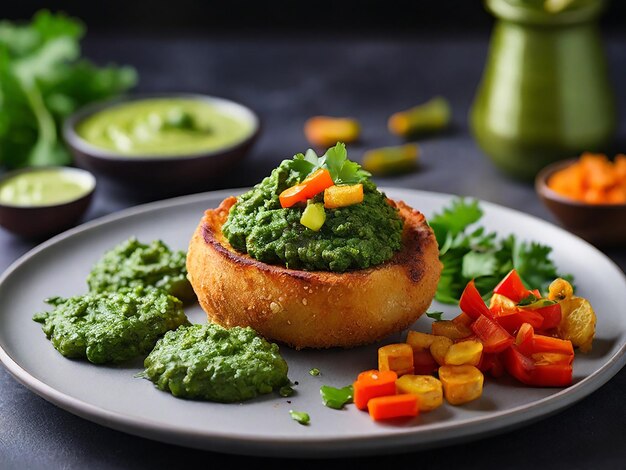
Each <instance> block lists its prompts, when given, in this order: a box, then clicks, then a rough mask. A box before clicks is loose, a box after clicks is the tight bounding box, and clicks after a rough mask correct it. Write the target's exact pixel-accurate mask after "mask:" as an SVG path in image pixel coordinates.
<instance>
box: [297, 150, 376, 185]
mask: <svg viewBox="0 0 626 470" xmlns="http://www.w3.org/2000/svg"><path fill="white" fill-rule="evenodd" d="M291 168H292V169H293V170H294V171H297V172H298V173H299V174H300V180H303V179H304V178H306V177H307V176H308V175H310V174H311V173H313V172H314V171H316V170H318V169H320V168H326V169H327V170H328V171H329V172H330V176H331V177H332V179H333V181H334V182H335V184H357V183H360V182H362V181H363V180H365V179H367V178H369V177H370V176H372V175H371V173H369V172H368V171H365V170H364V169H363V168H361V165H359V164H358V163H356V162H353V161H351V160H348V151H347V150H346V145H345V144H344V143H343V142H337V145H335V146H334V147H331V148H329V149H328V150H327V151H326V153H325V154H324V155H322V156H321V157H319V156H318V155H317V153H315V151H314V150H312V149H309V150H307V151H306V153H304V154H302V153H298V154H296V155H294V157H293V162H292V164H291Z"/></svg>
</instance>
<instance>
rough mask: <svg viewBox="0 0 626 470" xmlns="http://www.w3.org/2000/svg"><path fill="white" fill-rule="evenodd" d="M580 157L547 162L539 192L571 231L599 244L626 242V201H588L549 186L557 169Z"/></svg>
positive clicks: (540, 175)
mask: <svg viewBox="0 0 626 470" xmlns="http://www.w3.org/2000/svg"><path fill="white" fill-rule="evenodd" d="M576 161H577V160H576V159H572V160H565V161H560V162H557V163H553V164H551V165H548V166H547V167H545V168H544V169H543V170H541V171H540V172H539V173H538V174H537V177H536V179H535V189H536V190H537V194H539V197H540V198H541V200H542V201H543V203H544V204H545V205H546V207H547V208H548V209H549V210H550V212H552V214H554V216H555V217H556V218H557V220H558V221H559V222H560V223H561V225H562V226H563V227H564V228H566V229H567V230H569V231H570V232H572V233H574V234H576V235H578V236H579V237H581V238H584V239H585V240H587V241H588V242H590V243H592V244H594V245H598V246H607V247H608V246H620V245H621V246H625V245H626V204H586V203H584V202H579V201H575V200H573V199H570V198H567V197H565V196H562V195H560V194H559V193H557V192H555V191H553V190H552V189H550V188H549V187H548V180H549V178H550V176H552V174H554V173H555V172H556V171H559V170H562V169H564V168H566V167H568V166H569V165H572V164H573V163H575V162H576Z"/></svg>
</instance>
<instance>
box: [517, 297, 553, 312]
mask: <svg viewBox="0 0 626 470" xmlns="http://www.w3.org/2000/svg"><path fill="white" fill-rule="evenodd" d="M531 295H532V296H533V297H535V296H534V295H533V294H530V295H529V296H528V297H526V298H524V299H522V300H520V303H518V304H517V306H518V307H521V308H529V309H531V310H533V309H537V308H544V307H549V306H550V305H554V304H556V303H557V301H556V300H550V299H538V298H537V297H535V300H532V299H531V298H530V296H531Z"/></svg>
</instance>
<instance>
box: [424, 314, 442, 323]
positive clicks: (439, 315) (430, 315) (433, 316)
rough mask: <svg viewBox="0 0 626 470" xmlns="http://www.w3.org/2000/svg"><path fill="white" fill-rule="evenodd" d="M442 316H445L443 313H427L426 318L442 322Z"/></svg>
mask: <svg viewBox="0 0 626 470" xmlns="http://www.w3.org/2000/svg"><path fill="white" fill-rule="evenodd" d="M442 315H443V312H426V316H427V317H428V318H432V319H433V320H436V321H440V320H441V317H442Z"/></svg>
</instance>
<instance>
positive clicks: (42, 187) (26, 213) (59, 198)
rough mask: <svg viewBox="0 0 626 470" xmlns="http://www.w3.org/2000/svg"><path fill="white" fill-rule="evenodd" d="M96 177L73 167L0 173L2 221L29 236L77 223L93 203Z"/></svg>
mask: <svg viewBox="0 0 626 470" xmlns="http://www.w3.org/2000/svg"><path fill="white" fill-rule="evenodd" d="M95 188H96V178H95V177H94V176H93V175H92V174H91V173H90V172H88V171H86V170H82V169H79V168H70V167H43V168H26V169H21V170H15V171H12V172H9V173H6V174H4V175H2V176H1V177H0V225H1V226H2V227H4V228H5V229H6V230H8V231H10V232H13V233H15V234H17V235H20V236H23V237H27V238H41V237H46V236H50V235H54V234H55V233H59V232H61V231H63V230H66V229H68V228H70V227H72V226H74V225H75V224H76V223H77V222H78V221H79V220H80V218H81V217H82V216H83V215H84V213H85V211H86V210H87V208H88V207H89V205H90V203H91V199H92V196H93V193H94V191H95Z"/></svg>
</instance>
